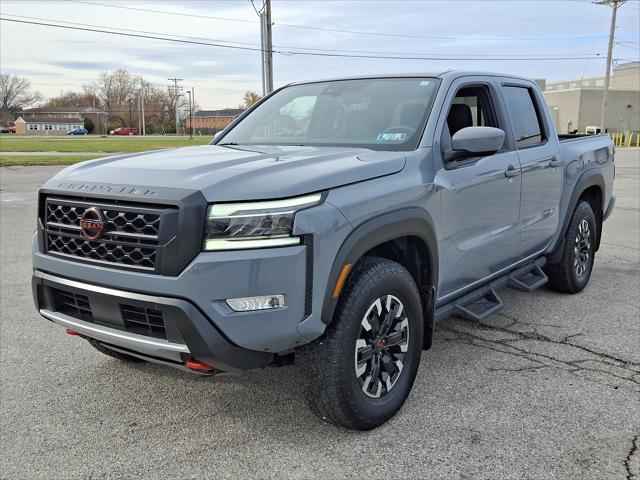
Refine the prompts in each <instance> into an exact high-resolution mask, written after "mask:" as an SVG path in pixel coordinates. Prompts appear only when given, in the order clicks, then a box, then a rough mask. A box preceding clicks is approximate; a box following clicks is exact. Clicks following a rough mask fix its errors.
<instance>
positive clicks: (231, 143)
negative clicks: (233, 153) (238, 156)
mask: <svg viewBox="0 0 640 480" xmlns="http://www.w3.org/2000/svg"><path fill="white" fill-rule="evenodd" d="M216 145H217V146H219V147H228V146H229V145H240V144H239V143H236V142H227V143H216Z"/></svg>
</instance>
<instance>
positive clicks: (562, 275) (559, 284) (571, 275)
mask: <svg viewBox="0 0 640 480" xmlns="http://www.w3.org/2000/svg"><path fill="white" fill-rule="evenodd" d="M585 222H586V225H588V227H589V248H588V249H587V251H588V261H587V265H586V268H585V269H584V271H583V273H582V274H581V275H579V274H578V271H577V268H578V267H577V265H576V263H577V260H576V257H577V256H578V250H579V247H580V245H579V244H580V242H579V240H580V238H581V236H582V235H583V234H582V232H581V225H582V226H584V225H585ZM582 230H584V229H582ZM598 235H599V232H598V231H597V223H596V217H595V215H594V213H593V210H592V209H591V205H589V204H588V203H587V202H584V201H582V202H580V203H578V205H577V206H576V209H575V210H574V212H573V215H572V217H571V221H570V222H569V226H568V227H567V231H566V232H565V235H564V245H563V250H562V257H561V258H560V261H559V262H558V263H554V264H547V265H546V266H545V268H544V271H545V273H546V274H547V276H548V277H549V283H548V287H549V288H550V289H551V290H554V291H556V292H562V293H578V292H580V291H582V290H583V289H584V288H585V287H586V286H587V284H588V283H589V278H591V272H592V270H593V262H594V258H595V249H596V241H597V238H598V237H597V236H598ZM578 261H580V260H579V259H578Z"/></svg>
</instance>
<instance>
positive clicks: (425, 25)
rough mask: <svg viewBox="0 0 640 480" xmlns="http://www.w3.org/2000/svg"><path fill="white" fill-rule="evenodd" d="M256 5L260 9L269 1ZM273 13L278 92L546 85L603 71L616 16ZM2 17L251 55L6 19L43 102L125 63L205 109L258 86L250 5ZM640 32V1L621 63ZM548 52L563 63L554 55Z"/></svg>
mask: <svg viewBox="0 0 640 480" xmlns="http://www.w3.org/2000/svg"><path fill="white" fill-rule="evenodd" d="M254 1H255V3H256V6H257V7H260V5H261V2H262V0H254ZM123 7H126V8H123ZM152 10H153V11H152ZM272 11H273V22H274V26H273V44H274V49H275V50H277V51H279V52H282V53H277V54H274V72H275V73H274V76H275V79H274V80H275V85H276V86H279V85H282V84H285V83H288V82H291V81H299V80H305V79H314V78H325V77H334V76H344V75H355V74H363V73H387V72H420V71H421V72H433V71H441V70H445V69H476V70H490V71H501V72H508V73H515V74H520V75H525V76H529V77H534V78H546V79H548V80H563V79H572V78H580V77H588V76H596V75H600V74H602V72H603V71H604V65H605V62H604V57H606V47H607V35H608V31H609V21H610V15H611V8H609V7H605V6H601V5H594V4H592V3H591V2H589V1H587V0H548V1H544V0H542V1H541V0H536V1H524V0H520V1H517V0H513V1H479V0H468V1H426V0H424V1H399V0H395V1H391V2H390V1H388V0H385V1H364V0H360V1H347V0H343V1H321V2H312V1H305V0H297V1H292V0H290V1H283V0H273V6H272ZM0 13H1V14H2V17H3V18H6V19H13V20H22V21H28V22H40V23H57V24H61V23H62V22H66V23H65V25H67V26H71V27H81V28H93V29H103V30H104V29H114V28H118V29H120V30H119V31H120V32H124V33H134V34H137V35H148V36H158V35H159V36H163V37H166V36H172V38H181V39H183V40H189V41H195V42H203V43H217V44H223V45H227V46H236V47H243V48H248V49H249V50H243V49H232V48H223V47H215V46H210V45H193V44H185V43H174V42H168V41H164V40H156V39H148V38H134V37H127V36H116V35H109V34H104V33H93V32H87V31H78V30H71V29H60V28H53V27H47V26H42V25H33V24H25V23H14V22H8V21H2V22H1V23H0V69H1V71H2V73H12V74H16V75H20V76H24V77H27V78H29V80H30V81H31V83H32V85H33V87H34V88H35V89H37V90H39V91H40V92H41V93H42V94H44V95H45V96H52V95H57V94H59V93H60V92H62V91H65V90H78V89H81V88H82V85H83V84H87V83H90V82H91V81H92V80H94V79H95V78H96V76H97V75H98V73H99V72H100V71H102V70H113V69H116V68H125V69H127V70H129V71H131V72H132V73H135V74H137V75H142V76H144V78H145V79H146V80H148V81H151V82H152V83H154V84H157V85H161V86H164V85H166V84H167V78H169V77H181V78H184V82H183V85H184V86H185V87H191V86H193V87H194V88H195V92H196V101H197V102H198V104H199V105H200V106H201V107H202V108H222V107H233V106H237V105H238V104H239V103H240V102H241V97H242V94H243V93H244V92H245V91H246V90H256V91H261V73H260V72H261V70H260V52H259V51H255V50H251V49H256V48H259V43H260V27H259V23H258V19H257V16H256V13H255V11H254V9H253V7H252V5H251V2H250V1H249V0H235V1H217V0H199V1H198V0H195V1H193V0H191V1H189V0H183V1H168V0H165V1H162V0H155V1H144V0H136V1H134V2H132V1H126V2H123V1H119V0H95V1H93V0H91V1H89V0H87V1H84V0H83V1H72V0H64V1H63V0H59V1H57V0H49V1H30V0H20V1H12V0H2V1H1V2H0ZM639 25H640V2H638V1H637V0H630V1H628V2H627V3H626V4H624V5H623V6H622V7H621V8H620V10H619V14H618V28H617V31H616V42H618V44H616V46H615V49H614V55H613V57H614V59H616V61H617V62H624V61H634V60H636V61H637V60H638V57H639V54H640V33H639ZM335 30H339V31H335ZM187 37H189V38H187ZM303 53H306V54H307V55H303ZM309 53H313V54H314V55H308V54H309ZM317 54H324V55H326V56H322V55H317ZM336 54H339V55H344V54H347V55H360V56H377V57H380V56H383V57H394V56H395V57H398V56H400V57H423V58H420V59H416V58H413V59H406V58H405V59H400V60H399V59H392V58H356V57H342V56H334V55H336ZM598 55H599V56H600V58H595V59H590V60H588V59H586V58H585V57H589V56H594V57H597V56H598ZM488 57H491V58H493V59H487V58H488ZM513 57H517V58H519V60H514V59H513ZM551 57H553V58H556V59H555V60H547V59H548V58H551ZM576 57H577V58H576ZM463 58H464V60H463ZM498 58H502V59H503V60H495V59H498ZM504 58H509V59H508V60H505V59H504ZM557 58H561V59H560V60H558V59H557Z"/></svg>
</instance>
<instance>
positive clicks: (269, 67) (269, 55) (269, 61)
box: [264, 0, 273, 94]
mask: <svg viewBox="0 0 640 480" xmlns="http://www.w3.org/2000/svg"><path fill="white" fill-rule="evenodd" d="M264 10H265V11H264V16H265V17H266V18H265V21H266V24H265V39H266V42H265V44H266V45H265V46H266V47H267V48H266V52H265V59H266V62H265V71H266V75H265V77H266V83H267V94H269V93H271V92H272V91H273V39H272V35H271V26H272V24H271V0H265V2H264Z"/></svg>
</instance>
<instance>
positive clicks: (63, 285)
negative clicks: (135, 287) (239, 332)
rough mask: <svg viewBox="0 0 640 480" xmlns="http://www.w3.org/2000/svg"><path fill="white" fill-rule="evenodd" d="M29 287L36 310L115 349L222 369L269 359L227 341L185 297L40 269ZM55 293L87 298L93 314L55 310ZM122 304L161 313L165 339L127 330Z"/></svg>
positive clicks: (178, 363) (172, 362)
mask: <svg viewBox="0 0 640 480" xmlns="http://www.w3.org/2000/svg"><path fill="white" fill-rule="evenodd" d="M32 287H33V295H34V301H35V304H36V308H37V309H38V311H39V312H40V314H41V315H42V316H43V317H44V318H46V319H47V320H50V321H51V322H53V323H56V324H58V325H60V326H62V327H65V328H69V329H72V330H75V331H76V332H78V333H80V334H81V335H83V336H86V337H89V338H92V339H95V340H97V341H99V342H100V343H103V344H104V345H105V346H106V347H115V349H116V350H118V351H124V352H126V353H129V352H130V353H132V354H135V355H136V356H139V357H142V358H145V359H147V360H150V361H157V362H159V363H163V364H170V365H173V366H176V367H182V366H183V365H184V362H185V361H186V360H188V359H191V358H193V359H196V360H199V361H201V362H204V363H206V364H207V365H211V366H213V367H214V368H215V369H216V370H222V371H240V370H249V369H253V368H260V367H265V366H267V365H269V364H270V363H271V362H272V361H273V354H270V353H265V352H258V351H255V350H249V349H246V348H242V347H238V346H237V345H234V344H233V343H231V342H230V341H229V340H227V339H226V338H225V337H224V336H223V335H222V334H221V333H220V331H218V329H217V328H216V327H215V326H214V325H213V324H212V323H211V322H210V321H209V320H207V318H206V317H205V316H204V315H203V314H202V313H201V312H200V311H199V310H198V308H197V307H195V306H194V305H193V304H192V303H190V302H188V301H186V300H182V299H176V298H169V297H161V296H155V295H153V296H152V295H143V294H138V293H132V292H127V291H123V290H117V289H112V288H105V287H99V286H95V285H91V284H88V283H84V282H79V281H75V280H69V279H66V278H62V277H58V276H55V275H51V274H48V273H44V272H41V271H38V270H35V271H34V273H33V279H32ZM55 291H64V292H69V293H73V294H77V295H83V296H85V297H87V299H88V303H89V304H90V306H91V311H92V312H93V315H92V317H91V318H90V319H88V318H77V317H75V316H70V315H67V314H66V313H64V312H60V311H56V310H57V309H56V307H55V305H54V295H55ZM122 305H129V306H134V307H138V308H148V309H153V310H157V311H160V312H162V316H163V319H164V324H165V328H166V339H164V338H154V337H151V336H147V335H139V334H136V333H132V332H130V331H126V330H125V329H124V322H123V320H122V313H121V306H122Z"/></svg>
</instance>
